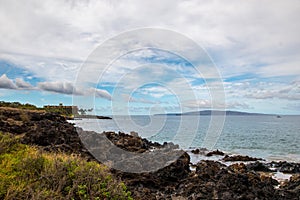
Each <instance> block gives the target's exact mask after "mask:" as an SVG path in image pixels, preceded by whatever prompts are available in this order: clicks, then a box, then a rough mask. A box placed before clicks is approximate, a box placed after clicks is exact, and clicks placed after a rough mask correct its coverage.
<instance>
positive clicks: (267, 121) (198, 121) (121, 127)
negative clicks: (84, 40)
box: [72, 115, 300, 162]
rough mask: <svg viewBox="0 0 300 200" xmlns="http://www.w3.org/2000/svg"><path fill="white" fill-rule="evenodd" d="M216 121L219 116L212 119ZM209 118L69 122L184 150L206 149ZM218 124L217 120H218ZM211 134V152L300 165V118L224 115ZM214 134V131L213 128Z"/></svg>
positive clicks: (164, 117) (141, 117)
mask: <svg viewBox="0 0 300 200" xmlns="http://www.w3.org/2000/svg"><path fill="white" fill-rule="evenodd" d="M215 118H218V116H215ZM211 120H212V118H211V116H160V115H154V116H114V117H113V120H99V119H82V120H72V123H75V124H76V126H79V127H81V128H83V129H84V130H92V131H96V132H99V133H101V132H103V131H116V132H118V131H121V132H125V133H130V132H131V131H135V132H138V134H139V135H140V136H141V137H144V138H147V139H148V140H151V141H154V142H159V143H163V142H173V143H174V144H179V146H180V147H181V148H182V149H184V150H187V151H189V150H191V149H195V148H201V147H206V146H203V145H204V140H205V137H207V135H208V130H209V127H210V126H212V124H210V123H211ZM220 121H222V120H220ZM217 122H219V121H217ZM219 127H221V128H222V129H220V132H219V133H218V134H212V138H211V139H213V142H212V143H211V144H213V145H212V146H210V149H219V150H221V151H224V152H226V153H228V154H242V155H248V156H253V157H260V158H263V159H266V160H267V161H277V160H286V161H290V162H291V161H293V162H300V116H281V118H277V117H276V116H268V115H261V116H260V115H258V116H226V117H225V121H224V124H223V123H221V124H219ZM212 130H213V131H214V129H212Z"/></svg>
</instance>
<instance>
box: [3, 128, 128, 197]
mask: <svg viewBox="0 0 300 200" xmlns="http://www.w3.org/2000/svg"><path fill="white" fill-rule="evenodd" d="M130 195H131V194H130V192H129V191H127V188H126V186H125V184H124V183H121V182H119V181H118V180H116V179H115V178H114V177H113V176H112V174H111V173H110V172H109V170H108V169H107V168H106V167H105V166H104V165H101V164H99V163H97V162H87V161H86V160H84V159H83V158H81V157H79V156H77V155H66V154H62V153H57V154H51V153H46V152H41V151H40V150H38V148H35V147H31V146H28V145H24V144H20V143H19V141H18V139H17V138H15V137H13V136H11V135H6V134H1V133H0V199H84V200H85V199H132V198H131V197H130Z"/></svg>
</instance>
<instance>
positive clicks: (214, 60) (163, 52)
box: [0, 0, 300, 115]
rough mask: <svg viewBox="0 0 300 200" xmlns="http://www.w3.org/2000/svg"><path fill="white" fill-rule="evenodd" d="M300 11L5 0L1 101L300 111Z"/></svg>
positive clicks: (262, 4)
mask: <svg viewBox="0 0 300 200" xmlns="http://www.w3.org/2000/svg"><path fill="white" fill-rule="evenodd" d="M299 18H300V1H298V0H286V1H280V0H263V1H261V0H260V1H259V0H252V1H238V0H230V1H222V0H219V1H215V0H212V1H204V0H181V1H176V0H175V1H174V0H172V1H171V0H166V1H158V0H151V1H150V0H145V1H138V0H129V1H127V0H124V1H113V0H110V1H109V0H102V1H96V0H89V1H87V0H73V1H72V0H66V1H52V0H44V1H38V0H28V1H26V2H25V1H24V2H20V1H16V0H0V27H1V29H0V100H1V101H18V102H21V103H31V104H35V105H37V106H43V105H48V104H51V105H52V104H54V105H55V104H59V103H63V104H65V105H78V106H79V107H80V108H94V112H96V113H97V114H103V115H111V114H137V115H140V114H156V113H166V112H168V113H174V112H188V111H195V110H206V109H227V110H236V111H244V112H260V113H275V114H300V38H299V35H300V21H299ZM144 28H146V29H144ZM152 30H162V33H163V32H164V31H165V32H166V33H170V34H161V35H159V34H158V35H155V33H154V32H155V31H154V32H153V31H152ZM163 30H164V31H163ZM128 32H129V33H132V34H133V36H132V35H131V36H130V34H129V36H128V35H127V33H128ZM141 33H143V34H141ZM154 35H155V37H154V39H153V40H152V37H153V36H154ZM116 38H117V39H116ZM191 41H193V42H194V43H193V44H197V45H198V46H199V47H201V50H199V49H197V48H196V47H194V46H193V45H192V43H189V42H191ZM164 44H165V47H167V48H166V49H159V48H156V47H157V46H159V45H164ZM135 47H147V48H140V49H139V48H137V49H135V50H134V51H132V50H133V49H134V48H135ZM169 48H170V49H173V50H174V51H169V50H168V49H169ZM117 50H119V53H120V54H118V56H117V57H114V56H115V55H117V53H116V52H117ZM105 52H106V53H107V52H110V53H111V54H109V55H108V57H109V58H111V59H112V60H110V61H111V62H110V64H109V66H108V65H106V64H108V63H109V60H107V59H105V58H103V54H104V53H105ZM93 55H94V56H98V57H97V62H94V63H93V62H92V61H93V60H92V58H93ZM183 55H184V56H183ZM108 57H107V58H108ZM187 58H188V59H187ZM90 61H91V62H90ZM102 72H103V73H102ZM220 84H221V85H220ZM215 94H220V95H221V96H218V95H215ZM222 95H224V99H222Z"/></svg>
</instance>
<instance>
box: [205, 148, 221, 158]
mask: <svg viewBox="0 0 300 200" xmlns="http://www.w3.org/2000/svg"><path fill="white" fill-rule="evenodd" d="M213 155H217V156H224V155H225V153H224V152H222V151H219V150H218V149H217V150H215V151H211V152H208V153H207V154H206V156H208V157H210V156H213Z"/></svg>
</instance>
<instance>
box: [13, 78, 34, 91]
mask: <svg viewBox="0 0 300 200" xmlns="http://www.w3.org/2000/svg"><path fill="white" fill-rule="evenodd" d="M15 82H16V86H17V87H18V88H22V89H31V88H32V87H33V86H32V85H31V84H30V83H27V82H25V81H24V80H23V79H22V78H16V80H15Z"/></svg>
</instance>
